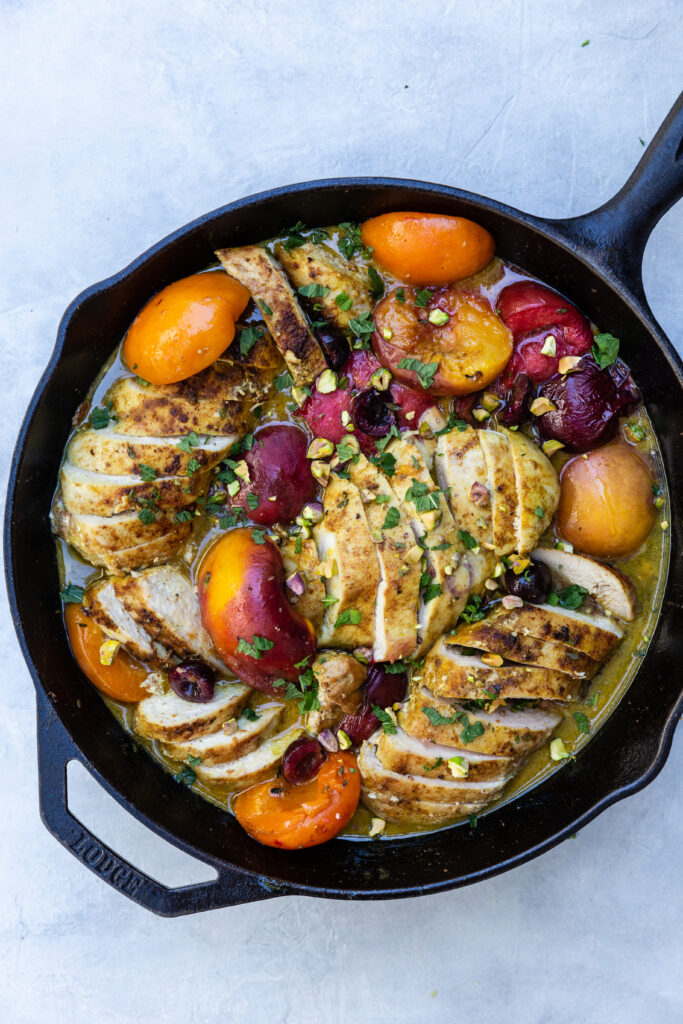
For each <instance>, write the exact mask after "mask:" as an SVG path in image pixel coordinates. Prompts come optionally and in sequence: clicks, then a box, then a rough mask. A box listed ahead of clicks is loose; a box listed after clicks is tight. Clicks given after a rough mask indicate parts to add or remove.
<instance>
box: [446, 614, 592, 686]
mask: <svg viewBox="0 0 683 1024" xmlns="http://www.w3.org/2000/svg"><path fill="white" fill-rule="evenodd" d="M525 607H526V606H525ZM448 639H449V641H450V642H452V643H455V644H459V645H460V646H461V647H476V648H477V649H478V650H480V651H486V652H487V653H490V654H499V655H500V656H501V657H502V658H506V659H508V660H509V661H517V662H519V663H520V664H523V665H538V666H539V667H541V668H549V669H553V670H554V671H556V672H566V673H568V674H569V675H572V676H578V677H579V678H580V679H592V678H593V676H594V675H595V673H596V672H597V671H598V669H599V668H600V662H599V661H596V660H595V659H594V658H591V657H589V656H588V655H587V654H582V653H581V652H580V651H577V650H574V649H572V648H569V647H566V646H564V645H562V644H557V643H553V642H551V641H547V640H539V639H538V638H537V637H534V636H528V635H526V634H525V633H522V632H521V631H520V630H519V628H517V629H516V630H513V629H511V628H510V627H509V626H508V624H507V621H506V619H505V609H504V608H500V609H495V611H493V612H492V613H491V614H490V615H489V616H488V617H487V618H485V619H483V620H482V621H481V622H474V623H472V624H471V625H466V626H459V627H458V629H457V630H456V631H455V633H452V634H451V635H450V637H449V638H448Z"/></svg>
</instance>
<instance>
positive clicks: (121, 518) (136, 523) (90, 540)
mask: <svg viewBox="0 0 683 1024" xmlns="http://www.w3.org/2000/svg"><path fill="white" fill-rule="evenodd" d="M52 521H53V527H54V531H55V533H58V534H59V535H60V536H61V537H63V538H64V540H65V541H66V542H67V544H70V545H71V546H72V547H73V548H75V549H76V551H77V552H78V553H79V554H80V555H82V556H83V558H85V559H86V561H88V562H91V563H92V564H93V565H103V566H104V567H105V568H106V569H108V570H109V571H110V572H119V571H122V570H126V569H139V568H142V566H145V565H152V564H154V563H158V562H165V561H168V559H169V558H172V557H173V556H174V555H175V554H177V552H178V550H179V549H180V547H181V546H182V544H183V543H184V541H185V540H186V539H187V537H188V535H189V533H190V530H191V529H192V524H191V523H185V522H181V523H179V522H178V521H177V520H176V518H175V513H168V512H159V513H156V515H155V520H154V522H152V523H146V522H142V521H141V520H140V518H139V516H138V513H136V512H122V513H120V514H119V515H116V516H91V515H79V514H78V513H71V512H67V511H66V510H65V508H64V505H63V504H62V502H61V501H60V500H59V499H58V500H57V501H56V502H55V503H54V505H53V509H52Z"/></svg>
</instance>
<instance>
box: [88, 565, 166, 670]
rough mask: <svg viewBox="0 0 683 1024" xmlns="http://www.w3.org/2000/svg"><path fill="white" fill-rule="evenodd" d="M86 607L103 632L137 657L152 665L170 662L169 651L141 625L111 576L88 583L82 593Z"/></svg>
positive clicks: (154, 666)
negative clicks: (157, 642) (90, 584)
mask: <svg viewBox="0 0 683 1024" xmlns="http://www.w3.org/2000/svg"><path fill="white" fill-rule="evenodd" d="M83 608H84V610H85V612H86V614H87V615H90V616H91V617H92V618H93V619H94V621H95V622H96V623H97V625H98V626H99V627H100V629H101V630H102V631H103V633H105V634H106V636H108V637H110V639H112V640H118V641H119V643H121V644H123V645H124V647H126V648H127V649H128V651H130V653H131V654H132V655H133V657H135V658H139V660H140V661H144V662H146V663H147V664H149V665H151V666H152V667H153V668H160V667H161V666H162V665H166V664H167V663H168V659H169V657H170V655H169V652H168V651H167V650H166V649H165V648H164V647H162V646H161V645H160V644H156V643H155V642H154V641H153V640H152V637H151V636H150V635H149V633H148V632H147V630H145V629H143V628H142V626H140V625H138V623H137V622H136V621H135V619H134V618H133V617H132V615H129V614H128V612H127V611H126V609H125V608H124V607H123V605H122V604H121V602H120V601H119V599H118V598H117V596H116V594H115V592H114V583H113V581H112V580H111V579H105V580H101V581H99V582H98V583H95V584H93V586H91V587H88V589H87V590H86V591H85V594H84V595H83Z"/></svg>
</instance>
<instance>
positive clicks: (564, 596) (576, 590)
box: [548, 583, 588, 611]
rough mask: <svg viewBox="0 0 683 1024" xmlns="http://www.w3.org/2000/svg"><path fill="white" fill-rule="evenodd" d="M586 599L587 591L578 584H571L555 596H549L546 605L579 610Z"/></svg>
mask: <svg viewBox="0 0 683 1024" xmlns="http://www.w3.org/2000/svg"><path fill="white" fill-rule="evenodd" d="M587 597H588V591H587V590H586V588H585V587H580V586H579V585H578V583H571V584H570V585H569V586H568V587H565V588H564V590H558V591H557V593H556V594H550V596H549V597H548V604H551V605H553V606H554V607H557V606H558V605H559V606H560V607H561V608H567V609H568V610H572V611H573V610H574V609H576V608H580V607H581V605H582V604H583V602H584V601H585V600H586V598H587Z"/></svg>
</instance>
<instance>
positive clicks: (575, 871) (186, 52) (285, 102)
mask: <svg viewBox="0 0 683 1024" xmlns="http://www.w3.org/2000/svg"><path fill="white" fill-rule="evenodd" d="M585 39H590V44H589V45H588V46H585V47H582V46H581V43H582V42H583V41H584V40H585ZM0 68H1V69H2V70H1V73H0V96H1V97H2V103H1V109H0V118H1V123H0V127H1V132H0V138H1V139H2V144H1V146H0V168H1V172H2V178H1V183H2V187H1V188H0V223H1V225H2V226H1V229H0V237H1V238H2V271H1V273H0V335H1V338H2V348H1V351H0V361H1V362H0V417H2V435H1V436H2V437H3V439H4V441H3V445H2V456H1V457H2V471H3V474H6V470H7V463H8V460H9V456H10V450H11V446H12V444H13V441H14V437H15V434H16V431H17V429H18V425H19V422H20V419H21V416H22V415H23V411H24V408H25V406H26V403H27V402H28V400H29V397H30V395H31V393H32V391H33V388H34V386H35V384H36V382H37V380H38V377H39V375H40V373H41V371H42V369H43V366H44V364H45V362H46V360H47V358H48V355H49V353H50V350H51V347H52V344H53V339H54V335H55V331H56V327H57V323H58V320H59V317H60V315H61V312H62V310H63V309H64V307H65V306H66V305H67V303H68V302H69V300H70V299H71V298H72V297H73V296H74V295H75V294H76V293H77V292H79V291H80V290H81V289H82V288H84V287H85V286H86V285H88V284H90V283H91V282H93V281H97V280H99V279H100V278H103V277H106V276H108V275H109V274H111V273H112V272H113V271H116V270H118V269H119V268H120V267H122V266H123V265H124V264H126V263H127V262H128V261H129V260H130V259H131V258H133V257H134V256H135V255H136V254H137V253H139V252H140V251H142V250H143V249H145V248H146V247H147V246H148V245H150V244H151V243H153V242H154V241H156V240H157V239H158V238H160V237H161V236H163V235H165V234H166V233H167V232H169V231H171V230H172V229H174V228H176V227H177V226H179V225H181V224H183V223H185V222H186V221H188V220H189V219H191V218H193V217H195V216H197V215H198V214H201V213H203V212H204V211H206V210H209V209H212V208H214V207H216V206H219V205H221V204H223V203H225V202H228V201H229V200H232V199H236V198H238V197H239V196H242V195H244V194H248V193H251V192H256V191H259V190H260V189H264V188H268V187H270V186H274V185H278V184H282V183H286V182H290V181H299V180H304V179H309V178H316V177H328V176H332V175H337V174H347V175H355V174H389V175H396V176H405V177H416V178H422V179H425V180H433V181H439V182H447V183H450V184H454V185H459V186H462V187H464V188H468V189H471V190H473V191H476V192H482V193H484V194H487V195H490V196H494V197H496V198H498V199H501V200H504V201H506V202H508V203H511V204H512V205H514V206H518V207H520V208H521V209H527V210H530V211H533V212H535V213H538V214H547V215H551V216H563V215H568V214H574V213H580V212H583V211H585V210H587V209H589V208H590V207H592V206H594V205H597V204H598V203H600V202H601V201H603V200H604V199H606V198H607V197H608V196H610V195H611V194H612V193H613V192H614V191H615V190H616V189H617V188H618V187H619V186H620V185H621V183H622V182H623V180H624V179H625V178H626V177H627V175H628V173H629V172H630V170H631V168H632V167H633V165H634V164H635V162H636V161H637V160H638V159H639V157H640V155H641V153H642V147H641V143H640V141H639V138H642V139H644V140H646V141H647V140H649V139H650V138H651V136H652V134H653V133H654V131H655V130H656V128H657V126H658V124H659V122H660V121H661V120H662V118H663V117H664V116H665V114H666V112H667V110H668V108H669V106H670V105H671V103H672V102H673V101H674V99H675V97H676V95H677V93H678V91H679V89H680V88H681V86H682V85H683V74H682V72H683V9H682V8H681V5H680V2H677V0H648V2H647V3H643V2H642V0H600V2H576V0H573V2H572V0H567V2H564V3H559V2H534V0H505V2H500V0H495V2H494V0H461V2H456V0H450V2H438V0H422V2H420V3H401V2H390V0H365V2H364V3H360V2H352V0H338V2H336V3H335V2H332V0H327V2H325V0H308V2H301V3H292V2H289V3H284V2H283V3H278V2H276V0H270V2H269V0H257V2H247V0H245V2H230V0H211V2H209V0H194V2H192V3H190V2H188V3H179V2H176V0H164V2H161V0H147V2H144V3H142V2H140V3H136V2H134V0H88V2H87V3H86V2H84V0H70V2H67V0H65V2H57V0H25V2H22V0H0ZM406 86H407V88H406ZM682 227H683V205H682V206H681V207H680V208H679V209H678V210H676V211H673V212H672V213H670V214H669V215H668V216H667V217H666V218H665V219H664V221H663V222H662V223H661V224H660V226H659V227H658V228H657V230H656V231H655V233H654V235H653V238H652V240H651V243H650V245H649V246H648V250H647V253H646V268H645V271H646V272H645V277H646V287H647V292H648V296H649V298H650V301H651V304H652V307H653V309H654V312H655V314H656V315H657V317H658V318H659V319H660V321H661V323H662V324H663V326H664V327H665V329H666V330H667V331H668V332H669V334H670V336H671V337H672V339H673V340H674V342H675V343H676V344H678V345H679V347H680V346H681V344H682V343H683V288H682V287H681V280H682V276H683V247H682V245H681V240H682ZM606 326H607V327H608V326H609V325H606ZM3 489H4V482H3ZM1 613H2V629H1V630H0V651H1V654H0V666H1V667H2V685H1V686H0V709H1V716H2V717H1V721H2V729H1V730H0V761H1V763H2V785H1V786H0V820H1V821H2V826H1V831H0V837H1V841H0V1020H2V1021H3V1024H4V1022H7V1024H29V1022H30V1024H34V1022H36V1024H37V1022H40V1024H44V1022H47V1024H61V1022H69V1024H81V1022H83V1024H91V1022H95V1021H96V1022H98V1024H109V1022H128V1021H139V1020H149V1021H159V1022H176V1021H178V1022H183V1024H205V1022H213V1021H221V1022H226V1024H227V1022H233V1021H235V1022H242V1021H250V1022H254V1024H260V1022H264V1024H265V1022H268V1024H277V1022H282V1024H284V1022H289V1024H298V1022H305V1021H312V1020H317V1021H319V1022H321V1024H332V1022H338V1021H342V1020H355V1021H362V1022H364V1024H365V1022H368V1024H374V1022H380V1021H382V1022H384V1021H386V1022H392V1024H394V1022H396V1024H403V1022H406V1024H408V1022H410V1024H416V1022H423V1021H425V1022H430V1024H431V1022H435V1024H441V1022H444V1024H450V1022H454V1021H465V1020H472V1021H477V1022H478V1024H490V1022H491V1024H494V1022H495V1024H498V1022H500V1021H502V1020H506V1021H513V1022H515V1024H518V1022H527V1021H528V1022H534V1024H541V1022H544V1024H545V1022H552V1024H574V1022H577V1024H578V1022H580V1024H594V1022H595V1024H598V1022H599V1024H611V1022H612V1021H619V1024H641V1022H649V1021H655V1020H656V1021H657V1022H659V1024H677V1022H680V1021H681V1020H682V1019H683V981H682V979H683V963H682V956H681V952H682V944H681V910H682V909H683V898H682V897H683V890H682V884H681V839H682V838H683V826H682V823H681V810H680V808H681V795H682V792H681V772H680V770H681V765H682V763H683V760H682V753H683V747H682V746H681V740H680V736H679V737H677V738H676V739H675V741H674V747H673V750H672V753H671V757H670V758H669V761H668V763H667V765H666V767H665V769H664V771H663V772H662V773H661V775H660V776H659V777H658V778H657V780H656V781H655V782H654V783H653V784H652V785H651V786H650V787H649V788H648V789H647V790H645V791H644V792H642V793H640V794H638V795H637V796H635V797H632V798H631V799H629V800H627V801H625V802H623V803H621V804H619V805H618V806H616V807H613V808H612V809H611V810H609V811H607V812H606V813H604V814H603V815H602V816H601V817H600V818H599V819H598V820H597V821H595V822H593V823H592V824H591V825H590V826H588V827H587V828H586V829H584V830H583V831H582V832H581V833H580V834H579V835H578V836H577V838H576V840H575V841H568V842H566V843H564V845H562V846H561V847H559V848H558V849H555V850H553V851H552V852H550V853H548V854H546V855H545V856H544V857H542V858H541V859H540V860H537V861H535V862H533V863H531V864H528V865H526V866H524V867H521V868H519V869H517V870H516V871H513V872H511V873H509V874H506V875H504V876H502V877H500V878H496V879H493V880H491V881H488V882H485V883H483V884H480V885H478V886H476V887H474V888H470V889H467V890H463V891H460V892H452V893H447V894H444V895H440V896H434V897H423V898H420V899H417V900H412V901H409V900H406V901H400V902H393V903H384V904H382V903H360V904H358V903H357V904H344V903H327V902H322V901H314V900H310V899H303V898H290V899H280V900H274V901H270V902H266V903H262V904H257V905H253V906H246V907H239V908H235V909H232V910H226V911H214V912H213V913H210V914H203V915H200V916H198V917H194V918H188V919H181V920H174V921H164V920H160V919H157V918H154V917H153V916H152V915H149V914H147V913H145V912H144V911H143V910H141V909H138V908H137V907H136V906H134V905H133V904H132V903H129V902H127V901H126V900H124V899H123V898H122V897H121V896H119V895H118V894H116V893H114V892H113V891H112V890H110V889H108V888H107V887H106V886H105V885H104V884H103V883H102V882H100V881H98V879H96V878H95V877H94V876H93V875H91V874H90V873H89V872H88V871H86V870H85V869H84V868H83V867H82V866H81V865H80V864H79V863H78V862H77V861H76V860H75V859H74V858H73V857H71V855H70V854H68V853H67V852H65V851H64V850H63V849H62V848H61V847H60V846H59V845H58V844H57V843H56V842H54V841H53V840H52V839H51V838H50V837H49V835H48V834H47V832H46V831H45V830H44V829H43V827H42V825H41V824H40V821H39V818H38V810H37V796H36V754H35V739H34V734H35V714H34V700H33V693H32V689H31V685H30V682H29V678H28V674H27V672H26V669H25V666H24V663H23V661H22V659H21V657H20V654H19V651H18V648H17V645H16V642H15V639H14V633H13V630H12V627H11V624H10V622H9V616H8V614H7V610H6V607H5V606H4V605H3V607H2V609H1ZM72 793H73V802H74V806H75V809H76V810H77V811H78V812H79V813H82V814H83V815H84V816H85V819H86V821H87V822H88V824H90V825H92V826H93V827H94V828H95V829H96V830H97V831H98V832H99V834H100V835H101V836H102V837H103V838H104V839H105V840H110V841H111V842H113V843H114V844H115V846H116V848H117V849H118V850H119V851H120V852H121V853H123V854H124V855H127V856H128V857H130V858H132V859H133V861H134V862H135V863H137V864H139V865H140V866H141V867H143V868H146V869H147V870H151V871H152V872H155V873H157V874H159V875H160V876H161V877H163V878H164V880H166V881H168V882H171V883H178V882H181V881H185V880H189V879H190V878H195V877H200V876H201V874H202V872H201V869H200V870H199V871H198V870H197V869H196V867H193V866H192V865H188V862H187V859H186V858H184V856H181V855H180V854H178V853H177V851H174V850H173V849H171V848H169V847H167V846H166V844H164V843H163V842H162V841H161V840H157V839H156V838H155V837H152V836H150V835H149V834H148V833H147V832H146V831H145V830H144V829H142V828H141V827H139V826H137V825H136V824H135V823H134V822H132V821H131V820H130V819H129V818H128V816H127V815H126V814H125V812H123V811H121V810H120V809H119V808H118V806H117V805H115V804H114V803H113V801H111V800H110V799H109V798H108V797H106V796H104V795H103V794H102V793H101V792H100V791H99V790H98V788H97V787H96V786H95V785H94V783H92V782H89V780H88V779H87V778H84V777H83V776H82V775H81V774H79V773H76V774H75V776H74V778H73V779H72Z"/></svg>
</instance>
